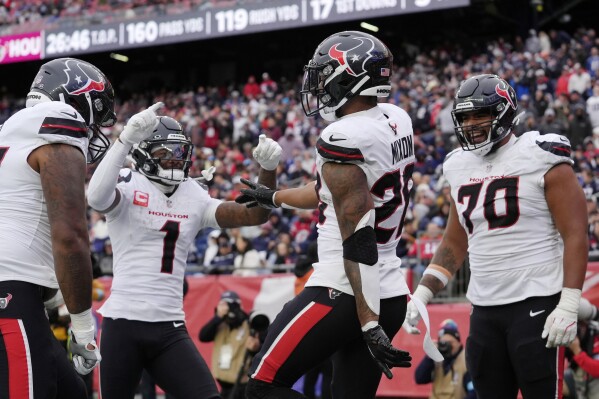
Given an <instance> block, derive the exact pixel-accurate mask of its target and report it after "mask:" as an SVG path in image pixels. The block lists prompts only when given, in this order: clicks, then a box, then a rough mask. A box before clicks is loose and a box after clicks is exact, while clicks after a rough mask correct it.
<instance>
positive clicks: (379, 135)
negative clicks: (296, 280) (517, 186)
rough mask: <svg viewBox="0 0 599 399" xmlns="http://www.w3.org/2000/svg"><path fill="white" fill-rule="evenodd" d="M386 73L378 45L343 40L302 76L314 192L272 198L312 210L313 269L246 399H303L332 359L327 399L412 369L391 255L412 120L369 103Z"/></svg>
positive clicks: (272, 336)
mask: <svg viewBox="0 0 599 399" xmlns="http://www.w3.org/2000/svg"><path fill="white" fill-rule="evenodd" d="M392 67H393V56H392V55H391V52H390V51H389V49H388V48H387V46H386V45H385V44H384V43H382V42H381V41H380V40H379V39H377V38H375V37H374V36H372V35H369V34H366V33H362V32H353V31H349V32H340V33H337V34H334V35H332V36H330V37H328V38H327V39H325V40H324V41H323V42H322V43H321V44H320V45H319V46H318V47H317V49H316V51H315V53H314V56H313V58H312V59H311V60H310V61H309V63H308V65H306V66H305V68H304V69H305V74H304V79H303V88H302V91H301V95H302V105H303V108H304V112H305V114H306V115H307V116H314V115H317V114H320V115H321V116H322V117H323V118H325V119H326V120H328V121H331V122H333V123H331V124H330V125H329V126H328V127H327V128H325V129H324V130H323V132H322V133H321V135H320V139H319V140H318V143H317V145H316V148H317V151H318V157H317V168H318V174H317V181H316V183H313V184H309V185H307V186H305V187H304V188H301V189H297V190H287V191H285V194H283V192H280V193H281V198H285V196H287V198H288V203H287V205H293V206H296V207H303V208H315V207H318V209H319V210H320V216H319V224H318V259H319V261H318V262H317V263H315V264H314V272H313V273H312V275H311V276H310V278H309V280H308V282H307V283H306V287H305V289H304V290H303V291H302V292H301V293H300V294H299V295H298V296H297V297H295V299H293V300H292V301H291V302H289V303H287V304H286V305H285V307H284V308H283V310H282V311H281V313H280V314H279V315H278V316H277V318H276V319H275V321H274V323H273V324H272V325H271V326H270V327H269V330H268V336H267V338H266V341H265V343H264V345H263V347H262V349H261V350H260V352H259V353H258V355H257V356H256V357H255V358H254V361H253V364H252V368H251V371H250V375H251V379H250V382H249V384H248V388H247V390H246V392H247V395H248V397H249V398H300V397H302V398H303V397H304V396H303V395H301V394H299V393H297V392H295V391H293V390H292V389H291V386H292V385H293V384H294V383H295V381H296V380H297V379H298V378H299V377H300V376H302V375H303V374H305V373H306V372H307V371H308V370H310V369H311V368H313V367H314V366H317V365H319V364H321V363H322V362H323V361H325V360H326V359H327V358H329V357H331V356H333V358H332V359H333V365H334V366H333V381H334V383H333V387H332V394H333V395H332V396H333V397H336V398H337V397H338V398H361V399H364V398H374V397H375V395H376V391H377V388H378V385H379V382H380V378H381V375H382V372H384V373H385V375H386V376H387V377H388V378H391V377H392V376H393V375H392V373H391V370H390V369H391V368H392V367H409V366H410V361H411V357H410V355H409V354H408V353H407V352H405V351H401V350H398V349H396V348H394V347H393V346H392V345H391V342H390V340H391V339H393V336H394V335H395V334H396V333H397V331H398V329H399V328H400V326H401V323H402V321H403V315H404V314H405V311H406V303H407V299H406V298H407V297H406V296H407V294H408V293H409V290H408V287H407V285H406V283H405V279H404V277H403V275H402V273H401V271H400V269H399V267H400V265H401V261H400V259H398V258H397V257H396V256H395V247H396V245H397V243H398V240H399V237H400V234H401V230H402V223H403V221H404V217H405V213H406V210H407V204H408V201H409V191H410V182H411V176H412V170H413V165H414V160H415V158H414V146H413V132H412V125H411V122H410V118H409V117H408V115H407V114H406V113H405V112H404V111H402V110H401V109H400V108H398V107H396V106H394V105H390V104H378V103H377V98H381V97H388V96H389V93H390V90H391V86H390V75H391V69H392ZM253 187H259V186H253ZM262 189H264V188H262ZM289 193H291V194H292V195H289ZM259 196H260V195H258V197H259ZM275 197H276V195H275ZM274 200H275V201H274V202H275V203H273V191H272V190H271V191H270V194H266V195H264V196H263V197H262V199H258V198H256V197H252V196H250V195H248V194H246V196H245V197H241V198H239V201H240V202H242V203H247V204H248V205H249V206H254V205H261V206H264V207H267V208H268V207H271V208H272V207H273V206H278V205H281V202H280V201H279V202H277V200H276V198H274ZM325 389H328V387H325Z"/></svg>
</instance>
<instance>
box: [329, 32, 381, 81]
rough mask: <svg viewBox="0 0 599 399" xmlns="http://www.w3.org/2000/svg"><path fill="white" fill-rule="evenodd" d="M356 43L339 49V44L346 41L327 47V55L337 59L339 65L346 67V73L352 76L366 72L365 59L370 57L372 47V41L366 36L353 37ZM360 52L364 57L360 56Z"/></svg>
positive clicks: (341, 44)
mask: <svg viewBox="0 0 599 399" xmlns="http://www.w3.org/2000/svg"><path fill="white" fill-rule="evenodd" d="M351 39H353V40H355V41H356V45H355V46H354V47H351V48H349V49H340V48H339V47H340V46H343V45H345V44H346V43H336V44H334V45H332V46H331V48H330V49H329V57H331V58H332V59H334V60H337V61H338V62H339V64H341V66H345V67H346V71H347V73H348V74H350V75H352V76H356V77H357V76H360V75H364V74H365V73H366V68H365V67H364V65H366V61H368V60H369V59H370V58H372V54H371V51H372V50H373V49H374V42H373V41H372V39H370V38H367V37H353V38H351ZM360 54H365V55H366V56H365V57H364V58H360Z"/></svg>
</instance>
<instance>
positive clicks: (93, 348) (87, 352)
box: [69, 309, 102, 375]
mask: <svg viewBox="0 0 599 399" xmlns="http://www.w3.org/2000/svg"><path fill="white" fill-rule="evenodd" d="M71 325H72V327H71V344H70V346H69V349H70V351H71V353H72V354H73V365H74V366H75V370H77V372H78V373H79V374H82V375H85V374H89V373H90V372H91V371H92V370H93V369H94V368H96V366H97V365H98V364H99V363H100V361H101V360H102V356H101V355H100V350H99V349H98V345H97V344H96V340H95V332H96V331H95V328H94V321H93V319H92V314H91V309H88V310H86V311H84V312H81V313H78V314H71Z"/></svg>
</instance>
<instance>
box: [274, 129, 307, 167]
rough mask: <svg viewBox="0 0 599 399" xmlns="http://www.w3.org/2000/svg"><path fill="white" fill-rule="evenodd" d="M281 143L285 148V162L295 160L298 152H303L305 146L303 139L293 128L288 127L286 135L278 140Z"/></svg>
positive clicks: (283, 158) (282, 157) (283, 155)
mask: <svg viewBox="0 0 599 399" xmlns="http://www.w3.org/2000/svg"><path fill="white" fill-rule="evenodd" d="M278 143H279V145H280V146H281V148H282V149H283V154H282V155H281V159H282V160H283V161H284V162H285V161H288V160H293V158H294V156H295V154H296V152H297V153H301V152H302V151H304V149H305V146H304V143H303V142H302V140H301V139H299V138H298V137H297V135H296V134H295V131H294V130H293V128H290V127H288V128H287V129H285V136H283V137H281V138H280V139H279V140H278Z"/></svg>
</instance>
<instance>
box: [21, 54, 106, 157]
mask: <svg viewBox="0 0 599 399" xmlns="http://www.w3.org/2000/svg"><path fill="white" fill-rule="evenodd" d="M41 95H43V96H44V97H45V98H46V99H49V100H50V101H61V102H64V103H66V104H69V105H70V106H72V107H73V108H74V109H75V110H76V111H77V112H78V113H79V114H80V115H81V116H82V117H83V120H84V121H85V124H86V125H87V126H88V128H89V134H88V138H89V143H90V145H89V147H88V154H87V162H88V163H94V162H97V161H98V160H100V159H101V158H102V157H103V156H104V154H105V152H106V150H107V149H108V147H109V146H110V141H109V140H108V138H106V136H105V135H104V134H103V133H102V132H101V131H100V129H99V128H100V127H110V126H113V125H114V124H115V122H116V114H115V112H114V90H113V88H112V85H111V84H110V81H109V80H108V78H106V76H105V75H104V74H103V73H102V71H100V70H99V69H98V68H96V67H95V66H93V65H92V64H90V63H88V62H85V61H82V60H79V59H76V58H58V59H55V60H52V61H49V62H47V63H45V64H44V65H42V66H41V68H40V70H39V72H38V73H37V75H36V77H35V79H34V80H33V83H32V84H31V89H30V92H29V94H28V95H27V103H26V106H27V107H30V106H33V105H35V104H36V103H37V102H39V101H44V99H42V96H41ZM40 99H41V100H40Z"/></svg>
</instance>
